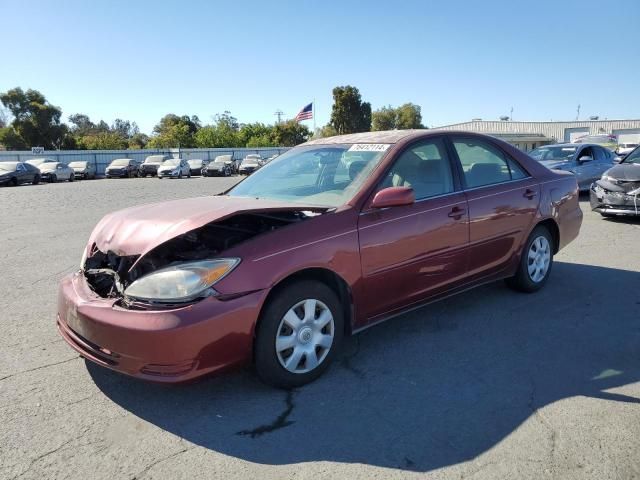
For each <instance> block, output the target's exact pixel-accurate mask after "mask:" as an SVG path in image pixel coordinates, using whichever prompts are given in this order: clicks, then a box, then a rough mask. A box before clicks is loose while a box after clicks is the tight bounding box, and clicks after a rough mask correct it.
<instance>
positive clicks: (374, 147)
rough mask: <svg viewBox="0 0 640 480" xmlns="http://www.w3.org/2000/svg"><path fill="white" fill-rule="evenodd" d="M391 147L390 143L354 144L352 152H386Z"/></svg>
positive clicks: (350, 149)
mask: <svg viewBox="0 0 640 480" xmlns="http://www.w3.org/2000/svg"><path fill="white" fill-rule="evenodd" d="M390 146H391V145H390V144H388V143H354V144H353V145H351V147H350V148H349V151H350V152H385V151H386V150H387V149H388V148H389V147H390Z"/></svg>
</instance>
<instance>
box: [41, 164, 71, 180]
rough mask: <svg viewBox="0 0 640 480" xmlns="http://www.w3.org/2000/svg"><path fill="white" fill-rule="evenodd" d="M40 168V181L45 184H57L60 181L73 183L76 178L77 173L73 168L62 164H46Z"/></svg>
mask: <svg viewBox="0 0 640 480" xmlns="http://www.w3.org/2000/svg"><path fill="white" fill-rule="evenodd" d="M38 168H39V169H40V179H41V180H42V181H44V182H50V183H55V182H57V181H58V180H68V181H69V182H73V180H74V179H75V176H76V172H74V171H73V169H72V168H70V167H69V166H67V165H65V164H64V163H61V162H44V163H41V164H40V165H39V166H38Z"/></svg>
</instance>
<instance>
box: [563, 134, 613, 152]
mask: <svg viewBox="0 0 640 480" xmlns="http://www.w3.org/2000/svg"><path fill="white" fill-rule="evenodd" d="M573 143H591V144H595V145H600V146H601V147H604V148H607V149H608V150H611V151H612V152H615V151H616V149H617V148H618V137H617V136H616V135H611V134H601V135H584V136H583V137H580V138H577V139H575V140H574V141H573Z"/></svg>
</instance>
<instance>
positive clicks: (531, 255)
mask: <svg viewBox="0 0 640 480" xmlns="http://www.w3.org/2000/svg"><path fill="white" fill-rule="evenodd" d="M553 245H554V241H553V236H552V235H551V233H550V232H549V230H548V229H547V228H546V227H544V226H542V225H538V226H537V227H536V228H534V229H533V232H531V235H529V238H528V239H527V242H526V243H525V245H524V249H523V250H522V254H521V255H520V263H519V264H518V270H517V271H516V274H515V275H514V276H513V277H511V278H508V279H506V283H507V285H508V286H509V287H511V288H513V289H514V290H518V291H520V292H525V293H533V292H537V291H538V290H540V289H541V288H542V287H543V286H544V284H545V283H547V280H548V279H549V275H550V274H551V269H552V267H553V250H554V247H553Z"/></svg>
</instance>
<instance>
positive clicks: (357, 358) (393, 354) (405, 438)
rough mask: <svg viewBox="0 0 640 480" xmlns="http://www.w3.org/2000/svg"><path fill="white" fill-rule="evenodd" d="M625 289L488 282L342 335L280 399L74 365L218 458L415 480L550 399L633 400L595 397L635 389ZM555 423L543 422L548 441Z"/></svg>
mask: <svg viewBox="0 0 640 480" xmlns="http://www.w3.org/2000/svg"><path fill="white" fill-rule="evenodd" d="M639 292H640V273H638V272H633V271H625V270H618V269H611V268H602V267H596V266H590V265H578V264H570V263H562V262H556V263H555V265H554V270H553V273H552V275H551V278H550V280H549V282H548V284H547V285H546V287H545V288H544V289H543V290H542V291H540V292H538V293H536V294H530V295H527V294H519V293H515V292H513V291H511V290H509V289H507V288H506V287H505V286H504V285H503V283H502V282H497V283H494V284H491V285H487V286H484V287H481V288H478V289H476V290H473V291H471V292H468V293H466V294H463V295H460V296H457V297H454V298H450V299H448V300H445V301H443V302H439V303H436V304H433V305H430V306H427V307H425V308H423V309H420V310H417V311H414V312H412V313H409V314H406V315H403V316H401V317H398V318H396V319H393V320H391V321H389V322H386V323H385V324H382V325H379V326H376V327H374V328H371V329H369V330H367V331H365V332H363V333H362V334H360V335H359V336H357V337H353V338H350V339H348V340H347V341H346V345H345V349H344V350H345V351H344V353H343V354H342V357H341V358H339V359H337V361H336V362H335V364H334V365H333V366H332V368H331V369H329V371H328V372H327V373H326V374H325V375H324V376H323V377H322V378H320V379H319V380H318V381H316V382H315V383H313V384H310V385H307V386H305V387H303V388H300V389H298V390H296V391H292V392H284V391H279V390H275V389H271V388H269V387H266V386H264V385H262V384H261V383H259V381H258V380H257V379H256V378H255V377H254V375H253V374H252V373H251V372H247V371H245V372H239V373H234V374H228V375H225V376H223V377H218V378H210V379H206V380H203V381H200V382H198V383H195V384H191V385H186V386H177V387H165V386H161V385H154V384H148V383H144V382H141V381H137V380H135V379H131V378H128V377H125V376H123V375H120V374H117V373H115V372H111V371H109V370H106V369H103V368H101V367H98V366H95V365H93V364H91V363H87V368H88V369H89V372H90V374H91V376H92V377H93V379H94V381H95V383H96V385H97V386H98V387H99V388H100V389H101V390H102V392H104V394H105V395H106V396H107V397H108V398H110V399H111V400H112V401H114V402H115V403H116V404H118V405H120V406H121V407H122V408H124V409H126V410H128V411H129V412H131V413H132V414H134V415H136V416H138V417H140V418H142V419H144V420H146V421H148V422H151V423H152V424H154V425H156V426H157V427H159V428H161V429H164V430H166V431H169V432H171V433H173V434H175V435H178V436H180V437H182V438H184V439H186V440H188V441H190V442H193V443H195V444H198V445H201V446H203V447H206V448H208V449H211V450H214V451H217V452H220V453H222V454H224V455H229V456H233V457H237V458H239V459H242V460H246V461H250V462H256V463H261V464H269V465H286V464H297V463H301V462H312V461H332V462H344V463H363V464H369V465H375V466H380V467H388V468H396V469H402V470H411V471H421V472H426V471H430V470H434V469H437V468H441V467H446V466H449V465H453V464H457V463H460V462H464V461H467V460H471V459H473V458H475V457H476V456H478V455H480V454H482V453H483V452H486V451H487V450H489V449H491V448H492V447H494V446H496V444H497V443H498V442H500V441H501V440H503V439H504V438H505V437H506V436H508V435H510V434H511V433H513V432H514V431H515V430H517V429H518V428H519V426H520V425H521V424H522V423H523V422H525V421H526V420H527V419H529V418H531V417H534V416H536V411H537V410H538V409H540V408H542V407H544V406H545V405H549V404H551V403H553V402H557V401H560V400H563V399H568V398H571V397H575V396H584V397H591V398H595V399H600V401H603V402H604V401H615V402H631V403H640V398H634V397H630V396H625V395H624V394H622V393H619V392H613V391H609V390H610V389H614V388H616V387H621V386H624V385H627V384H629V383H632V382H637V381H639V380H640V349H639V348H638V345H639V344H640V324H639V323H638V321H637V320H638V310H639V309H640V294H639ZM545 422H546V423H548V421H545ZM556 427H557V428H559V429H560V428H562V425H555V426H554V425H551V424H545V425H544V428H545V429H548V430H549V432H548V433H549V437H550V442H552V439H553V438H555V433H554V428H556Z"/></svg>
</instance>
